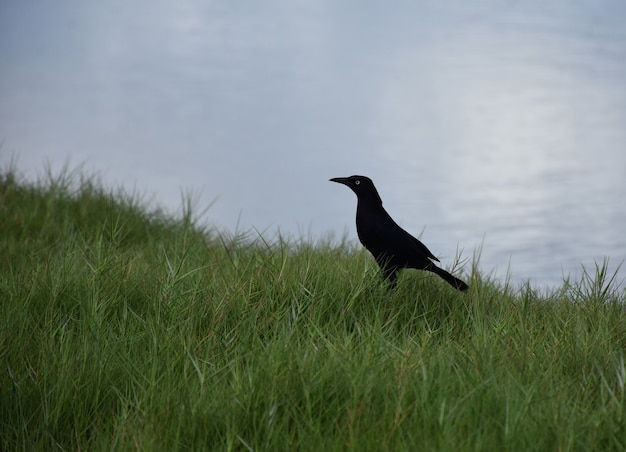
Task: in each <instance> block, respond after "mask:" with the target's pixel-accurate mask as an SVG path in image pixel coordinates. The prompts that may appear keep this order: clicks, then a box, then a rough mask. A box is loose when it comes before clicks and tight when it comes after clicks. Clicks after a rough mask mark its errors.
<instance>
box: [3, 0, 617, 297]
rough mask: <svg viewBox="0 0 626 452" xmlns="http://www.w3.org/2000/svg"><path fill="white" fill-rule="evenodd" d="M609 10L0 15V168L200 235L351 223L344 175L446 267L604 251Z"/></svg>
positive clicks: (178, 7) (613, 239)
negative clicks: (358, 181) (79, 176)
mask: <svg viewBox="0 0 626 452" xmlns="http://www.w3.org/2000/svg"><path fill="white" fill-rule="evenodd" d="M625 81H626V3H623V2H621V1H618V0H614V1H582V2H569V1H565V0H556V1H552V2H543V1H527V2H513V1H496V0H481V1H477V2H465V1H460V0H459V1H444V2H430V1H421V2H398V3H394V4H393V6H391V5H390V4H384V3H382V2H381V3H380V4H378V3H376V2H331V1H316V2H287V1H270V2H263V3H261V4H257V3H254V2H244V3H241V2H203V1H199V0H187V1H181V2H166V1H150V2H147V1H136V2H123V1H115V0H105V1H101V2H81V1H71V0H62V1H58V2H40V1H34V0H26V1H20V2H3V3H2V5H0V139H1V140H3V145H2V147H1V148H0V163H4V164H7V163H8V162H9V161H10V159H11V158H12V157H13V156H16V157H17V162H18V168H19V169H20V170H22V171H23V172H24V173H25V174H26V175H27V176H28V177H33V178H34V177H37V174H38V173H41V172H42V170H43V166H44V162H49V164H50V165H51V166H52V167H53V168H54V169H56V170H58V169H59V168H61V167H62V166H63V165H64V164H65V163H67V162H68V161H69V162H70V165H77V164H80V163H84V164H85V168H87V169H89V170H93V171H97V172H99V173H100V174H101V175H102V178H103V180H104V181H105V183H106V184H107V185H110V186H120V185H121V186H124V187H127V188H128V189H129V190H138V191H139V192H142V193H146V195H147V196H148V197H149V198H150V199H152V200H153V201H154V202H155V203H159V204H161V205H163V206H166V207H167V208H169V209H171V210H173V211H176V210H177V209H178V208H179V206H180V199H181V192H189V191H190V192H192V193H195V194H196V196H195V198H196V200H197V205H198V209H201V208H202V207H205V206H208V205H209V204H211V203H213V204H212V206H211V207H210V209H209V210H208V213H207V215H206V217H205V220H206V221H207V222H210V223H211V224H215V225H217V226H218V227H222V228H227V229H229V230H231V231H233V230H235V229H237V228H238V229H239V230H248V229H250V228H252V227H254V228H256V229H258V230H261V231H266V233H267V234H268V235H271V234H273V233H274V232H275V231H276V230H277V229H278V228H280V230H281V231H282V232H283V233H288V234H293V235H295V236H298V237H300V236H306V237H311V238H312V239H313V240H316V239H319V238H322V237H326V236H328V234H329V233H334V234H335V236H337V237H341V236H342V235H343V234H344V233H347V234H348V235H349V237H351V238H353V239H356V233H355V230H354V224H353V222H354V210H355V205H356V201H355V199H354V195H353V194H352V193H350V192H349V191H348V190H347V189H345V187H340V186H338V185H336V184H331V183H330V182H328V179H329V178H330V177H335V176H347V175H351V174H365V175H368V176H370V177H372V178H373V179H374V181H375V182H376V184H377V186H378V188H379V191H380V193H381V196H382V198H383V200H384V201H385V206H386V208H387V210H388V211H389V212H390V213H391V215H392V216H393V217H394V218H395V219H396V220H397V221H398V222H399V223H400V224H401V225H403V226H404V227H405V228H406V229H408V230H409V231H410V232H413V233H415V234H416V235H418V234H421V238H422V240H423V241H424V242H425V243H426V244H427V246H428V247H429V248H430V249H431V250H432V251H433V252H434V253H435V254H436V255H438V256H440V258H441V260H442V261H443V262H444V263H446V262H450V261H451V259H452V258H453V257H454V255H455V253H456V251H457V248H459V249H462V250H463V255H464V256H466V257H469V258H471V256H472V254H473V253H474V252H475V250H477V249H479V248H480V247H482V257H481V268H482V269H483V270H484V271H486V272H491V271H493V272H494V273H495V274H496V276H497V277H498V278H504V277H505V275H506V273H507V271H509V270H510V272H511V275H512V278H513V280H514V281H518V282H519V281H523V280H526V279H531V281H532V282H533V284H535V285H542V286H545V285H551V284H558V283H559V282H560V280H561V278H562V277H563V276H564V275H569V274H571V275H574V276H575V275H578V274H580V268H581V264H584V265H587V266H589V265H593V262H594V260H595V261H601V260H602V259H604V258H605V257H609V258H610V262H611V265H612V268H615V267H616V266H617V265H618V264H619V263H620V262H621V261H623V260H624V258H625V257H626V239H625V234H624V231H625V230H626V213H625V210H626V209H625V208H624V199H625V198H626V182H625V180H626V177H625V176H626V149H625V143H626V127H625V125H626V83H625Z"/></svg>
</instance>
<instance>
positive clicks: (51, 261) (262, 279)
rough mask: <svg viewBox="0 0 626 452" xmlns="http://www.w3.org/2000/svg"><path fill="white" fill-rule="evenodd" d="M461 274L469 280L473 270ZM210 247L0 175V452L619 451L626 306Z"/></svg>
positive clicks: (607, 280) (177, 222)
mask: <svg viewBox="0 0 626 452" xmlns="http://www.w3.org/2000/svg"><path fill="white" fill-rule="evenodd" d="M470 273H471V274H470ZM464 277H465V278H467V279H468V280H469V281H470V286H471V289H470V291H469V292H468V293H466V294H463V293H459V292H456V291H454V290H453V289H451V288H450V287H449V286H447V285H446V284H445V283H443V282H442V281H440V280H439V279H437V278H436V277H433V276H431V275H429V274H426V273H423V272H416V271H406V272H404V274H403V275H402V278H401V280H400V282H399V286H398V288H397V289H396V290H395V291H392V292H388V291H386V290H385V288H384V286H383V285H382V284H381V282H380V277H379V275H378V272H377V271H376V267H375V263H373V259H372V258H371V257H370V256H369V255H368V254H367V253H364V252H363V251H361V250H360V248H357V247H355V246H354V245H351V244H347V243H344V244H331V243H317V244H310V243H306V242H302V243H299V242H296V241H292V242H286V241H282V240H280V239H277V240H273V241H271V242H267V241H264V240H263V239H261V238H255V237H254V236H253V235H248V236H247V237H246V236H244V237H237V236H231V237H228V238H226V237H225V236H224V235H220V234H217V233H216V232H215V231H211V230H210V229H209V228H206V227H201V226H200V225H199V224H197V222H196V221H194V217H193V214H192V212H191V210H190V209H186V211H185V213H184V214H183V215H182V218H181V219H174V218H170V217H168V216H166V215H164V214H160V213H158V212H156V213H155V212H149V211H148V210H147V209H146V208H145V207H144V206H143V205H142V203H141V202H140V201H139V200H137V199H136V198H133V197H129V196H126V195H124V194H123V193H109V192H107V191H106V190H104V189H102V188H101V187H100V185H99V184H98V183H97V182H96V181H94V179H93V178H89V177H87V178H84V177H81V176H80V175H78V174H76V173H71V172H66V173H64V174H62V175H60V176H54V177H52V176H49V177H47V178H44V179H42V180H40V181H39V182H37V183H27V182H25V181H24V180H22V179H21V178H20V177H19V176H18V175H16V173H15V171H14V170H4V171H3V172H2V173H1V174H0V322H1V323H0V325H1V326H0V448H1V449H2V450H90V451H98V450H168V451H173V450H212V449H214V450H293V449H301V450H343V449H349V450H359V451H361V450H385V449H391V450H515V451H518V450H541V451H543V450H623V449H624V448H626V409H625V403H624V388H625V385H626V364H625V362H624V356H625V348H626V311H625V306H626V305H625V302H626V295H625V292H624V290H622V289H618V288H617V285H616V284H615V281H614V279H615V275H611V274H608V273H607V266H606V265H604V264H603V265H598V267H597V268H595V269H593V271H589V272H588V273H584V275H583V277H582V278H581V280H580V281H575V282H571V281H570V282H564V283H563V287H562V288H560V289H557V290H554V291H552V292H549V293H542V292H539V291H537V290H535V289H533V288H532V287H531V285H530V284H528V285H524V286H521V287H514V286H513V285H512V284H499V283H497V282H495V281H493V280H491V279H490V278H489V277H487V276H485V275H481V274H480V273H478V272H477V271H476V270H475V269H469V268H466V273H465V274H464Z"/></svg>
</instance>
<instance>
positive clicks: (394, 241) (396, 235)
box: [364, 216, 439, 262]
mask: <svg viewBox="0 0 626 452" xmlns="http://www.w3.org/2000/svg"><path fill="white" fill-rule="evenodd" d="M367 235H369V236H370V238H371V244H370V245H371V247H372V248H373V249H378V250H380V251H383V252H390V253H391V254H394V255H405V256H407V257H409V255H410V254H412V253H414V254H415V255H419V256H422V257H424V258H427V259H432V260H434V261H437V262H439V259H437V258H436V257H435V255H434V254H433V253H432V252H431V251H430V250H429V249H428V248H427V247H426V245H424V244H423V243H422V242H420V241H419V240H417V239H416V238H415V237H413V236H412V235H411V234H409V233H408V232H406V231H405V230H404V229H402V228H401V227H400V226H399V225H398V224H397V223H396V222H395V221H393V219H392V218H391V217H388V216H387V217H386V218H379V219H378V221H375V222H373V223H371V227H370V228H369V231H368V234H367ZM364 245H366V248H368V249H369V248H370V246H368V244H365V243H364ZM407 253H408V254H407Z"/></svg>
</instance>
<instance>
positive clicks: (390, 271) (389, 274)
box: [381, 265, 398, 289]
mask: <svg viewBox="0 0 626 452" xmlns="http://www.w3.org/2000/svg"><path fill="white" fill-rule="evenodd" d="M381 270H382V271H383V276H384V277H385V279H386V280H387V281H388V282H389V288H390V289H393V288H395V287H396V283H397V280H398V267H395V266H393V265H385V266H381Z"/></svg>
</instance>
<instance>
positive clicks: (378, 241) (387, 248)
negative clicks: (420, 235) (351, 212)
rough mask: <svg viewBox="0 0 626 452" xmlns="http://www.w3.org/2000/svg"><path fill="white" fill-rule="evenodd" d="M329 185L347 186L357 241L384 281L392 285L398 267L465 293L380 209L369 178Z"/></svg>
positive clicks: (342, 179)
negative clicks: (428, 274)
mask: <svg viewBox="0 0 626 452" xmlns="http://www.w3.org/2000/svg"><path fill="white" fill-rule="evenodd" d="M330 180H331V182H337V183H340V184H344V185H347V186H348V187H350V189H352V191H353V192H354V193H355V194H356V196H357V201H358V203H357V207H356V232H357V234H358V236H359V240H360V241H361V243H362V244H363V246H365V248H367V250H368V251H369V252H370V253H372V255H373V256H374V258H375V259H376V262H377V263H378V266H379V267H380V269H381V270H382V272H383V275H384V276H385V278H386V279H387V280H388V281H389V282H390V283H391V287H393V286H395V284H396V279H397V277H398V271H399V270H400V269H402V268H416V269H418V270H427V271H429V272H433V273H435V274H437V275H439V276H441V277H442V278H443V279H444V280H445V281H446V282H447V283H448V284H450V285H451V286H452V287H454V288H455V289H458V290H463V291H465V290H467V289H468V286H467V284H465V283H464V282H463V281H461V280H460V279H458V278H455V277H454V276H452V275H451V274H450V273H448V272H447V271H445V270H443V269H442V268H439V267H437V266H436V265H435V264H434V263H433V261H437V262H439V259H437V258H436V257H435V256H434V255H433V253H431V252H430V250H429V249H428V248H426V245H424V244H423V243H422V242H420V241H419V240H417V239H416V238H415V237H413V236H412V235H411V234H409V233H408V232H406V231H405V230H404V229H402V228H401V227H400V226H398V224H397V223H396V222H395V221H393V219H392V218H391V217H390V216H389V214H388V213H387V211H386V210H385V209H384V208H383V201H382V199H380V196H379V194H378V191H377V190H376V187H374V183H373V182H372V180H371V179H370V178H369V177H365V176H350V177H335V178H333V179H330Z"/></svg>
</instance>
